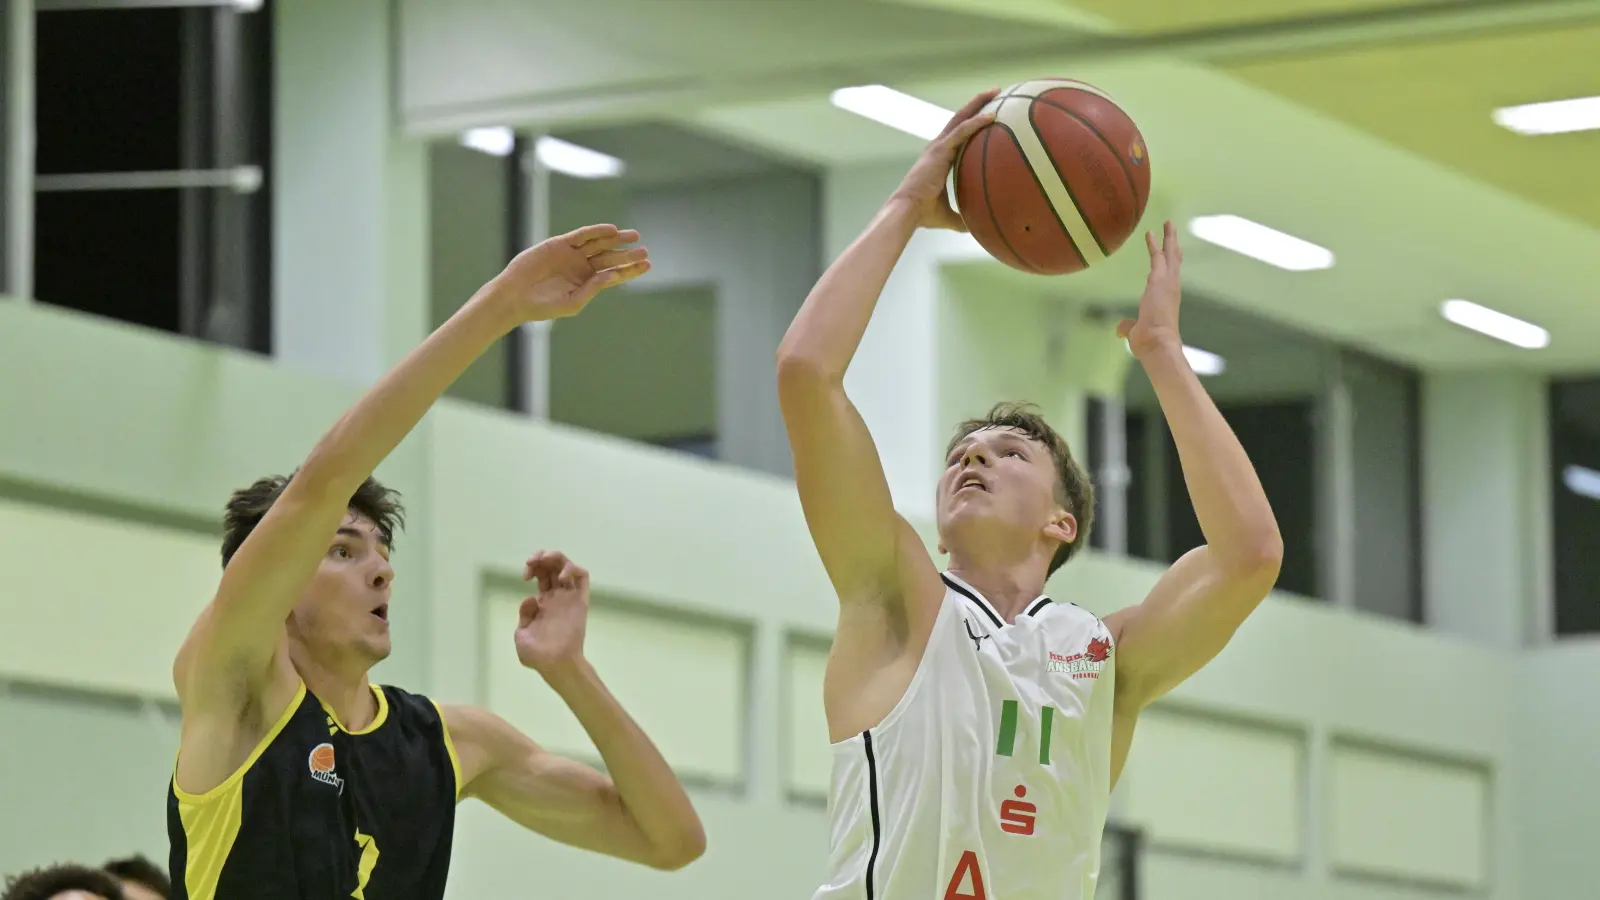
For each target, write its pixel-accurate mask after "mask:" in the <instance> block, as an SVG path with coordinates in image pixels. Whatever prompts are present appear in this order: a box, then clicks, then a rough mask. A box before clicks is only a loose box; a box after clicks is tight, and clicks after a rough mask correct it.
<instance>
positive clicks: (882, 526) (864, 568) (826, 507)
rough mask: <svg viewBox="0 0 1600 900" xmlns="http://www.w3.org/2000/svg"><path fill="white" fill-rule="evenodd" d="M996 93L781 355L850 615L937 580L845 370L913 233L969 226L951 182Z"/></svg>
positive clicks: (888, 215) (824, 292) (966, 114)
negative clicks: (914, 584) (857, 607)
mask: <svg viewBox="0 0 1600 900" xmlns="http://www.w3.org/2000/svg"><path fill="white" fill-rule="evenodd" d="M993 96H994V92H992V91H991V92H987V93H984V94H981V95H979V96H978V97H977V98H975V99H973V101H972V102H971V103H969V104H967V106H966V107H965V108H963V109H962V110H961V111H960V112H958V113H956V114H955V116H954V117H952V118H951V120H950V123H949V124H948V125H946V126H945V130H944V133H943V134H941V135H940V136H939V137H937V138H935V139H934V140H933V141H932V142H931V143H929V144H928V146H927V148H926V149H925V150H924V151H923V154H922V157H921V158H920V159H919V160H918V161H917V163H916V165H915V166H913V167H912V169H911V171H910V173H909V174H907V175H906V178H905V180H904V181H903V182H902V183H901V185H900V188H899V189H898V190H896V191H895V193H894V196H892V197H891V198H890V199H889V201H888V203H886V204H885V205H884V207H883V208H882V209H881V210H880V211H879V212H878V214H877V215H876V216H875V217H874V218H873V220H872V222H871V224H869V225H868V226H867V229H866V231H864V232H863V233H862V234H861V236H860V237H858V238H856V240H855V242H854V243H852V244H851V245H850V246H849V248H848V249H846V250H845V251H844V253H842V254H840V256H839V258H838V259H837V260H835V261H834V263H833V265H831V266H829V267H828V271H827V272H826V273H824V274H823V276H822V278H821V280H819V281H818V282H817V285H816V287H815V288H813V289H812V291H811V293H810V295H809V296H807V297H806V300H805V303H804V304H803V305H802V306H801V307H800V312H799V313H798V314H797V315H796V316H795V319H794V322H793V323H792V324H790V326H789V331H788V333H787V334H785V335H784V339H783V342H782V344H781V345H780V346H779V348H778V400H779V404H780V406H781V407H782V410H783V420H784V425H785V427H786V428H787V430H788V434H789V446H790V449H791V451H792V453H793V456H794V469H795V483H796V486H797V488H798V489H799V493H800V502H801V506H802V507H803V508H804V510H805V516H806V524H807V525H808V527H809V528H810V530H811V537H812V541H813V542H814V543H815V544H816V547H817V553H818V554H819V555H820V556H821V558H822V564H823V566H824V568H826V569H827V571H828V577H829V579H830V580H832V582H833V586H834V590H835V592H837V593H838V595H839V600H840V602H841V603H843V604H845V605H846V606H849V605H851V604H853V603H855V602H858V601H868V602H878V601H885V600H887V601H890V602H892V603H899V602H901V601H902V600H903V599H904V593H905V591H906V590H907V585H906V584H905V581H906V580H907V571H908V567H910V568H912V569H915V570H923V569H925V570H927V572H928V574H929V577H930V578H931V577H932V575H933V567H932V565H931V561H929V560H928V558H927V554H926V551H925V550H924V549H923V548H922V545H921V541H920V540H919V539H918V538H917V537H916V535H915V534H914V533H913V532H912V530H911V528H910V527H909V526H908V525H906V524H905V523H904V522H903V521H902V520H901V519H900V517H899V516H898V515H897V514H896V513H895V510H894V505H893V502H892V500H891V499H890V496H889V486H888V483H887V482H886V480H885V478H884V475H883V464H882V462H881V461H880V460H879V458H878V452H877V448H876V447H875V446H874V445H873V443H872V435H871V434H870V433H869V432H868V431H867V426H866V423H865V422H863V421H862V419H861V415H860V413H859V412H857V410H856V408H855V406H854V405H853V404H852V403H851V402H850V399H849V397H847V396H845V392H844V373H845V370H846V369H847V368H848V367H849V365H850V360H851V358H852V357H854V356H855V353H856V348H857V347H858V346H859V345H860V343H861V338H862V335H863V334H865V333H866V330H867V322H868V321H869V320H870V319H871V318H872V311H873V308H874V306H876V304H877V301H878V295H879V294H881V293H882V292H883V287H884V285H885V284H886V283H887V282H888V280H889V274H890V273H891V272H892V271H893V270H894V266H895V263H896V262H897V261H898V260H899V258H900V255H901V254H902V253H903V252H904V251H905V248H906V245H907V244H908V243H909V242H910V240H911V236H912V234H913V233H914V232H915V231H916V230H917V228H919V227H933V228H954V229H959V228H960V227H961V220H960V218H959V217H957V216H956V214H955V213H954V212H953V211H951V209H950V205H949V202H948V201H947V200H946V199H945V196H944V187H945V176H946V174H947V173H948V172H949V170H950V164H951V162H952V161H953V160H954V158H955V154H956V152H957V151H958V150H959V149H960V147H961V145H962V144H963V143H964V142H965V141H966V139H967V138H968V137H969V136H970V135H971V134H972V133H973V132H974V131H976V130H977V129H978V128H980V127H982V126H983V125H984V124H985V123H986V122H987V121H988V120H989V119H988V117H979V116H978V115H977V113H978V111H979V110H980V109H981V108H982V107H983V105H984V104H985V103H987V102H988V101H989V99H990V98H992V97H993ZM907 554H910V555H916V557H917V558H916V559H914V560H907V559H904V558H903V556H904V555H907Z"/></svg>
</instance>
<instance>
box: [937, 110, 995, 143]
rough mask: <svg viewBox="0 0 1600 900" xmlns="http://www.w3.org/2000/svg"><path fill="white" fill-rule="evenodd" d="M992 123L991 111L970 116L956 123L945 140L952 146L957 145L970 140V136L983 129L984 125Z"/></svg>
mask: <svg viewBox="0 0 1600 900" xmlns="http://www.w3.org/2000/svg"><path fill="white" fill-rule="evenodd" d="M993 123H994V115H993V114H992V113H984V114H982V115H978V116H973V117H972V118H970V119H968V120H966V121H965V122H962V123H961V124H960V125H957V126H956V127H955V128H954V129H952V130H951V132H950V134H949V135H947V136H946V141H948V143H949V144H950V146H952V147H959V146H961V145H962V144H964V143H966V142H967V141H969V140H971V139H972V136H973V135H975V134H977V133H978V132H979V131H981V130H983V128H984V127H985V126H987V125H991V124H993Z"/></svg>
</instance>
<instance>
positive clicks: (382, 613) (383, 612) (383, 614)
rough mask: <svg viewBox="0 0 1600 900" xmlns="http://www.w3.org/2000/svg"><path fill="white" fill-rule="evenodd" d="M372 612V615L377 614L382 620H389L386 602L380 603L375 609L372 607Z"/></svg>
mask: <svg viewBox="0 0 1600 900" xmlns="http://www.w3.org/2000/svg"><path fill="white" fill-rule="evenodd" d="M372 614H373V615H374V616H377V617H378V618H379V619H382V620H383V621H385V622H388V621H389V604H387V603H385V604H382V605H381V606H379V607H378V608H377V609H374V610H373V611H372Z"/></svg>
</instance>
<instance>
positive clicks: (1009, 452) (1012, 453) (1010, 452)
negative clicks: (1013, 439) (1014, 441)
mask: <svg viewBox="0 0 1600 900" xmlns="http://www.w3.org/2000/svg"><path fill="white" fill-rule="evenodd" d="M1006 455H1007V456H1015V457H1017V458H1018V459H1027V458H1028V457H1027V456H1025V455H1023V452H1022V451H1021V450H1007V451H1006Z"/></svg>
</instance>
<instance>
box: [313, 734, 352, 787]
mask: <svg viewBox="0 0 1600 900" xmlns="http://www.w3.org/2000/svg"><path fill="white" fill-rule="evenodd" d="M306 765H307V766H309V767H310V769H311V777H312V778H315V779H316V780H318V781H320V782H322V783H323V784H331V785H333V786H334V787H336V788H338V789H339V793H341V794H343V793H344V779H343V778H340V777H339V776H338V775H336V774H334V771H333V745H332V744H318V745H316V746H315V747H312V748H311V755H310V756H309V757H307V758H306Z"/></svg>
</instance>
